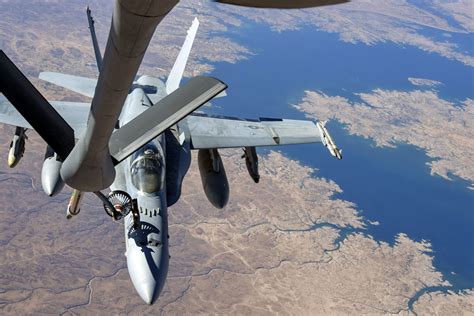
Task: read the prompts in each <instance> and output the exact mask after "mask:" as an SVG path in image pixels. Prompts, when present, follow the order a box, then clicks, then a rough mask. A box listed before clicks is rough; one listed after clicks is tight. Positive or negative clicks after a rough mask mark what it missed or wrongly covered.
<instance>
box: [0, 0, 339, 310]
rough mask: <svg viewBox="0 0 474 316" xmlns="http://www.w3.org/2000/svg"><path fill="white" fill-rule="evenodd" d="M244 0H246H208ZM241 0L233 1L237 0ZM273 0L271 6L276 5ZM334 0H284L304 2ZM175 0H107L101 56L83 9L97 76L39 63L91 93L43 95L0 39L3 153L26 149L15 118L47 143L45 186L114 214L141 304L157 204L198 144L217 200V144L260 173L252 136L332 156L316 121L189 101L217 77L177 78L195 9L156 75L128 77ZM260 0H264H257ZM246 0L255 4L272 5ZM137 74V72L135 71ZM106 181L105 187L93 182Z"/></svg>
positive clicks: (158, 252) (158, 255)
mask: <svg viewBox="0 0 474 316" xmlns="http://www.w3.org/2000/svg"><path fill="white" fill-rule="evenodd" d="M219 2H229V3H233V4H241V5H249V3H250V2H251V1H219ZM239 2H241V3H239ZM280 2H281V1H275V3H276V5H273V7H285V6H282V5H281V4H278V3H280ZM309 2H311V3H313V5H314V4H315V3H319V4H328V3H331V2H332V3H339V2H341V1H295V3H296V4H297V6H298V7H304V6H307V5H305V4H304V3H306V4H307V3H309ZM176 3H177V1H176V0H174V1H172V0H148V1H132V0H118V1H117V4H116V6H115V12H114V15H113V19H112V26H111V30H110V34H109V40H108V43H107V48H106V51H105V55H104V58H102V56H101V53H100V50H99V47H98V44H97V39H96V36H95V30H94V21H93V19H92V16H91V14H90V10H89V9H88V10H87V15H88V20H89V27H90V30H91V35H92V42H93V46H94V50H95V53H96V59H97V65H98V68H99V78H98V80H96V79H89V78H83V77H77V76H72V75H65V74H60V73H51V72H44V73H41V74H40V76H39V77H40V78H41V79H43V80H45V81H48V82H50V83H53V84H56V85H58V86H62V87H64V88H67V89H70V90H72V91H74V92H77V93H80V94H83V95H85V96H88V97H91V98H92V103H91V104H88V103H77V102H51V103H49V102H48V101H47V100H46V99H44V97H43V96H42V95H41V94H40V93H39V92H38V91H37V90H36V89H35V88H34V87H33V85H32V84H31V83H30V82H29V81H28V80H27V79H26V77H25V76H24V75H23V74H22V73H21V72H20V70H18V68H16V66H15V65H14V64H13V63H12V62H11V61H10V59H9V58H8V57H7V56H6V55H5V54H4V53H3V51H0V73H1V74H2V75H1V76H0V92H2V93H3V95H4V96H5V97H6V98H5V97H3V96H2V95H1V94H0V122H2V123H5V124H10V125H13V126H16V131H15V135H14V137H13V141H12V144H11V146H10V147H11V148H10V152H9V157H8V163H9V165H10V166H11V167H14V166H15V165H16V164H17V163H18V162H19V160H20V159H21V157H22V155H23V152H24V150H25V139H26V133H25V132H26V129H34V130H35V131H36V132H37V133H38V134H39V135H40V136H41V137H42V138H43V139H44V140H45V141H46V143H47V147H46V150H45V151H46V155H45V160H44V163H43V168H42V173H41V182H42V186H43V189H44V191H45V193H46V194H47V195H49V196H53V195H55V194H57V193H59V192H60V191H61V190H62V188H63V187H64V184H65V183H66V184H68V185H69V186H70V187H72V188H73V192H72V195H71V199H70V202H69V205H68V208H67V217H68V218H71V217H73V216H74V215H77V214H78V213H79V211H80V202H81V198H82V196H83V195H84V192H94V193H95V194H96V195H97V196H98V197H99V198H100V200H101V201H102V202H103V205H104V209H105V211H106V213H107V214H108V215H109V216H111V217H112V218H114V219H115V220H119V219H122V218H123V219H124V227H125V241H126V257H127V266H128V271H129V274H130V277H131V280H132V282H133V285H134V286H135V288H136V290H137V292H138V294H139V295H140V297H141V298H142V299H143V300H144V301H145V302H146V303H148V304H152V303H153V302H154V301H155V300H156V298H157V297H158V295H159V293H160V292H161V290H162V288H163V285H164V283H165V279H166V276H167V271H168V263H169V252H168V238H169V236H168V222H167V217H168V216H167V208H168V207H170V206H172V205H173V204H175V203H176V202H177V201H178V199H179V197H180V194H181V185H182V181H183V178H184V176H185V175H186V172H187V171H188V168H189V166H190V163H191V151H192V150H197V151H198V165H199V171H200V174H201V179H202V185H203V189H204V192H205V194H206V196H207V198H208V200H209V201H210V203H211V204H212V205H214V206H215V207H217V208H223V207H225V206H226V204H227V202H228V200H229V183H228V181H227V177H226V172H225V168H224V165H223V163H222V159H221V157H220V155H219V151H218V150H219V149H221V148H243V151H244V152H243V156H242V158H245V161H246V165H247V169H248V172H249V174H250V176H251V177H252V179H253V180H254V181H255V182H259V180H260V175H259V172H258V157H257V154H256V149H255V148H256V147H258V146H277V145H286V144H301V143H322V144H323V145H324V146H326V147H327V148H328V150H329V152H330V153H331V155H333V156H335V157H336V158H338V159H342V156H341V151H340V150H339V149H338V148H337V146H336V145H335V143H334V141H333V139H332V138H331V136H330V135H329V132H328V131H327V129H326V127H325V124H324V123H320V122H318V123H313V122H311V121H303V120H286V119H255V120H248V119H239V118H232V117H215V116H210V115H206V114H203V113H198V112H195V110H196V109H198V108H199V107H200V106H202V105H203V104H205V103H207V102H208V101H209V100H211V99H212V98H214V97H217V96H219V95H222V93H223V92H224V90H225V89H226V88H227V86H226V85H225V84H224V83H223V82H221V81H219V80H217V79H215V78H210V77H196V78H192V79H190V80H189V81H188V82H187V83H186V84H185V85H184V86H181V87H180V83H181V79H182V77H183V72H184V68H185V65H186V62H187V60H188V57H189V54H190V52H191V47H192V45H193V41H194V38H195V36H196V32H197V30H198V26H199V21H198V20H197V19H195V20H194V22H193V24H192V26H191V28H190V29H189V30H188V35H187V37H186V40H185V42H184V45H183V47H182V49H181V51H180V53H179V55H178V58H177V59H176V62H175V64H174V66H173V68H172V70H171V72H170V74H169V76H168V78H167V80H166V81H163V80H161V79H160V78H155V77H151V76H140V77H138V79H137V78H136V77H135V74H136V73H137V70H138V66H139V65H140V62H141V59H142V57H143V55H144V53H145V50H146V48H147V46H148V43H149V41H150V39H151V36H152V35H153V32H154V30H155V28H156V26H157V25H158V23H159V22H160V21H161V19H162V18H163V17H164V16H165V15H166V14H167V13H168V12H169V11H170V10H171V9H172V8H173V7H174V6H175V5H176ZM265 3H267V4H265ZM268 3H269V2H268V1H255V3H254V6H267V7H269V6H271V5H268ZM134 79H136V80H134ZM108 188H110V190H111V192H110V193H109V194H107V195H106V194H104V193H102V192H101V190H104V189H108Z"/></svg>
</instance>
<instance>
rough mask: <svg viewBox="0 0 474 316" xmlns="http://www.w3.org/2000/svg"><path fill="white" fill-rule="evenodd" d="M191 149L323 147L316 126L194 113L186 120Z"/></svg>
mask: <svg viewBox="0 0 474 316" xmlns="http://www.w3.org/2000/svg"><path fill="white" fill-rule="evenodd" d="M185 122H186V124H187V127H188V129H189V136H190V139H191V148H192V149H210V148H237V147H258V146H278V145H289V144H305V143H320V142H322V140H321V134H320V131H319V129H318V127H317V125H316V124H315V123H313V122H312V121H303V120H286V119H268V118H260V119H259V120H245V119H239V118H233V117H221V116H210V115H205V114H199V113H194V114H192V115H190V116H188V117H187V118H186V120H185Z"/></svg>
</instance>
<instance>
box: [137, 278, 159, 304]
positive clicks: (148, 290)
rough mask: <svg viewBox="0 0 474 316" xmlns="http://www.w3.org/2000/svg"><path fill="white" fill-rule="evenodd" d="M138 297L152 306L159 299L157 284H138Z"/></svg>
mask: <svg viewBox="0 0 474 316" xmlns="http://www.w3.org/2000/svg"><path fill="white" fill-rule="evenodd" d="M135 288H136V290H137V292H138V295H140V297H141V298H142V300H144V301H145V303H147V304H148V305H151V304H153V303H154V302H155V300H156V298H157V296H158V295H157V294H156V292H157V284H156V282H154V281H153V282H144V283H141V284H137V286H136V287H135Z"/></svg>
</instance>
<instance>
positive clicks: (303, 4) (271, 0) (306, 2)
mask: <svg viewBox="0 0 474 316" xmlns="http://www.w3.org/2000/svg"><path fill="white" fill-rule="evenodd" d="M215 2H220V3H228V4H234V5H240V6H245V7H254V8H275V9H301V8H311V7H320V6H325V5H333V4H340V3H345V2H349V0H215Z"/></svg>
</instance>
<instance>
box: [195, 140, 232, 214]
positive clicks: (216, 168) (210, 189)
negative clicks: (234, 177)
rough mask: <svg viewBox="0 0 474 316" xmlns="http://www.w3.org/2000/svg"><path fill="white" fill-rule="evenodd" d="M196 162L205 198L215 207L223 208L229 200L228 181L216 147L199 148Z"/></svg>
mask: <svg viewBox="0 0 474 316" xmlns="http://www.w3.org/2000/svg"><path fill="white" fill-rule="evenodd" d="M198 164H199V173H200V174H201V181H202V187H203V188H204V193H206V197H207V199H208V200H209V202H211V204H212V205H214V206H215V207H216V208H224V207H225V206H226V205H227V202H228V201H229V182H228V181H227V176H226V174H225V169H224V164H223V163H222V159H221V156H220V155H219V152H218V151H217V149H200V150H199V153H198Z"/></svg>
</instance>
